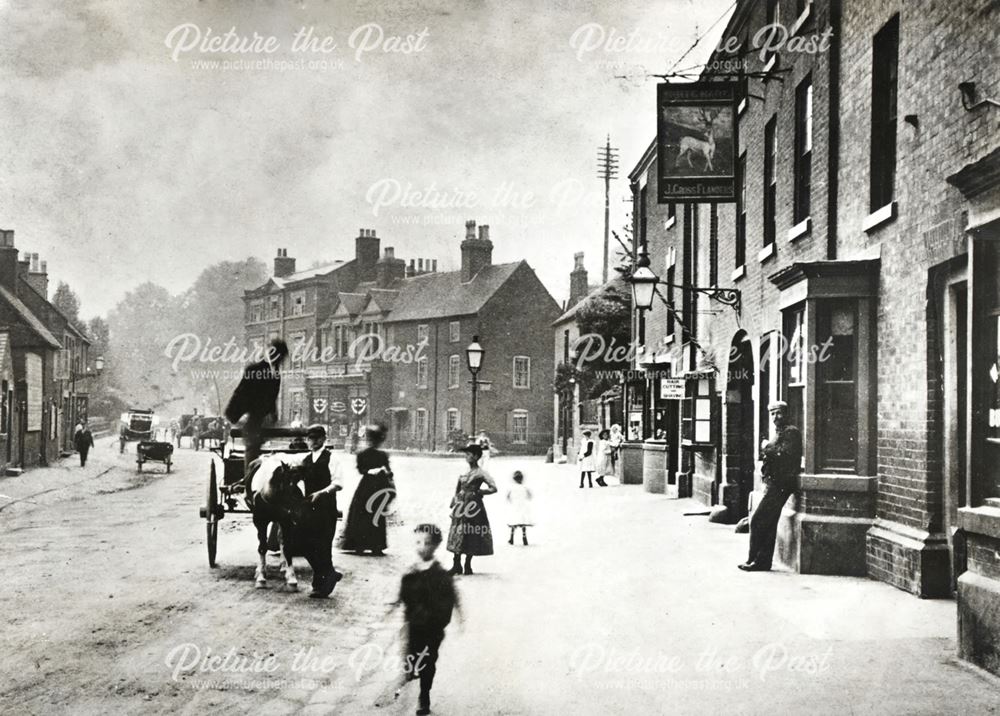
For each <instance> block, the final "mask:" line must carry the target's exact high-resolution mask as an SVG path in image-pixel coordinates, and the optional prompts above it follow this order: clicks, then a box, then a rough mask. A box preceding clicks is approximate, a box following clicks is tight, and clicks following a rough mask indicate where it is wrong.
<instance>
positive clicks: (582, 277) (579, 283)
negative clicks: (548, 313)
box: [568, 251, 590, 307]
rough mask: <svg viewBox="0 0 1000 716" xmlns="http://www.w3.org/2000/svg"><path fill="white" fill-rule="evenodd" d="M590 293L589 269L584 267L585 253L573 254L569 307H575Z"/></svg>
mask: <svg viewBox="0 0 1000 716" xmlns="http://www.w3.org/2000/svg"><path fill="white" fill-rule="evenodd" d="M588 293H590V287H589V285H588V283H587V269H586V268H585V267H584V265H583V252H582V251H579V252H577V253H575V254H573V270H572V271H571V272H570V274H569V304H568V305H569V306H570V307H572V306H575V305H576V304H577V303H579V302H580V301H582V300H583V299H584V298H586V297H587V294H588Z"/></svg>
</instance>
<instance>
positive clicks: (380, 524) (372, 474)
mask: <svg viewBox="0 0 1000 716" xmlns="http://www.w3.org/2000/svg"><path fill="white" fill-rule="evenodd" d="M365 440H366V441H367V442H368V447H366V448H365V449H364V450H362V451H361V452H359V453H358V457H357V464H358V472H360V473H361V482H359V483H358V487H357V489H356V490H355V491H354V497H353V498H352V499H351V506H350V508H349V509H348V511H347V522H346V523H345V525H344V532H343V537H342V538H341V544H340V547H341V549H344V550H347V551H353V552H357V553H358V554H361V553H362V552H364V551H365V550H368V551H370V552H371V553H372V554H382V550H384V549H385V548H386V547H387V546H388V545H387V544H386V539H385V519H386V509H387V508H388V506H389V504H390V503H391V502H392V500H393V499H395V497H396V484H395V483H394V482H393V480H392V470H391V469H390V468H389V456H388V455H387V454H386V453H384V452H383V451H382V450H379V446H381V445H382V443H383V442H385V427H384V426H383V425H369V426H368V427H367V428H365Z"/></svg>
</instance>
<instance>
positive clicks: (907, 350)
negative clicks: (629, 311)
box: [630, 0, 1000, 671]
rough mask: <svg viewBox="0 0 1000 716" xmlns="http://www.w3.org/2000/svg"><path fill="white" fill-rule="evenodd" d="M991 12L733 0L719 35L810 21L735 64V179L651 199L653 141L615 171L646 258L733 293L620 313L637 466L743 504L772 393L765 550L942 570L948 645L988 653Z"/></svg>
mask: <svg viewBox="0 0 1000 716" xmlns="http://www.w3.org/2000/svg"><path fill="white" fill-rule="evenodd" d="M998 13H1000V6H998V5H997V4H996V3H993V2H986V1H985V0H984V1H977V0H966V1H964V2H960V3H951V4H941V3H934V2H931V1H930V0H916V1H915V2H909V3H902V2H887V1H880V2H866V3H841V2H837V1H835V0H834V1H824V0H813V1H810V0H800V2H797V3H787V4H786V3H778V2H776V1H775V0H769V1H768V2H760V3H754V2H744V1H741V2H739V3H738V5H737V8H736V10H735V11H734V14H733V16H732V18H731V20H730V22H729V26H728V27H727V29H726V31H725V36H732V37H738V38H742V39H743V40H744V41H743V45H744V47H746V45H747V42H746V38H748V37H753V35H754V34H755V33H756V31H757V30H759V28H761V27H762V26H764V25H766V24H770V23H773V22H781V23H782V24H783V25H784V26H785V27H788V28H789V29H790V31H791V32H790V34H791V35H792V36H819V35H820V34H821V33H824V32H825V31H827V30H829V31H830V33H831V34H832V39H831V40H830V46H829V49H828V50H826V51H823V52H818V53H815V54H804V53H795V52H790V51H788V52H781V51H779V52H777V53H774V54H772V55H771V56H765V57H763V58H762V57H759V56H758V54H757V53H752V54H750V55H749V56H748V57H747V59H748V67H747V69H748V71H750V72H767V73H768V75H767V78H766V80H763V81H762V80H759V79H756V78H755V79H747V80H746V81H745V90H744V98H743V101H742V102H741V103H740V111H739V116H738V122H739V149H738V152H737V156H738V162H739V167H740V168H741V170H742V171H741V172H740V175H739V180H738V187H739V188H740V191H739V192H738V194H739V197H740V201H738V202H737V203H736V204H735V205H719V206H717V207H716V208H712V207H710V206H709V205H695V204H688V205H677V206H676V207H674V208H673V210H672V209H671V207H669V206H666V205H663V206H661V205H657V204H656V203H655V196H656V191H655V180H656V156H655V154H656V152H655V146H651V147H650V150H649V151H648V152H647V154H646V156H645V157H643V159H642V160H641V161H640V162H639V163H638V164H637V165H636V167H635V169H634V170H633V172H632V173H631V175H630V178H631V180H632V185H633V192H634V196H635V204H636V234H637V240H641V237H642V235H645V237H646V239H647V241H648V245H649V253H650V255H651V257H652V260H653V266H652V268H653V270H654V271H655V272H656V273H657V274H658V275H659V276H660V277H661V278H664V277H665V275H668V274H669V272H670V271H671V267H673V270H674V271H675V274H674V275H675V276H676V277H677V278H679V279H682V280H680V281H678V283H684V284H686V285H689V286H694V285H701V286H711V285H713V284H716V282H717V285H719V286H725V287H735V288H737V289H739V290H740V291H741V298H742V311H741V314H740V315H739V316H737V315H736V314H735V313H734V312H731V311H727V310H718V309H720V307H719V306H718V305H713V304H715V303H716V302H714V301H713V300H712V299H710V298H708V297H706V296H703V295H697V294H693V293H691V292H687V291H683V292H679V295H678V296H677V297H676V300H677V301H678V302H679V304H678V305H679V312H678V313H677V314H674V315H673V317H671V315H670V312H669V311H667V310H665V309H664V307H662V306H658V307H655V308H654V310H652V311H650V312H649V313H648V315H646V316H644V317H642V319H636V324H635V330H636V331H637V334H639V335H641V336H643V337H644V339H645V341H644V342H645V347H646V350H645V351H644V353H643V357H642V359H641V360H640V365H642V366H645V367H646V368H647V372H649V373H650V378H649V379H647V381H646V384H645V386H644V389H645V390H644V393H643V395H642V396H641V400H645V404H643V406H642V415H643V417H644V423H643V431H644V436H646V437H649V436H650V435H652V434H653V432H654V430H653V427H654V426H655V424H656V422H657V420H658V419H659V418H661V417H662V418H664V419H665V421H666V422H665V425H666V427H667V428H668V430H667V433H668V439H667V440H665V441H662V444H661V442H660V441H656V440H655V439H650V440H646V441H645V442H644V443H643V446H642V449H643V453H644V458H645V464H644V469H643V478H644V481H645V482H646V484H647V487H649V488H650V489H654V490H657V491H659V490H664V491H666V492H668V493H670V492H671V490H670V489H669V488H670V486H671V481H672V482H673V485H674V487H673V494H676V495H680V496H683V495H688V494H693V495H694V496H695V497H698V498H699V499H701V500H703V501H704V502H706V503H708V504H714V505H717V506H718V508H719V510H718V512H719V515H720V516H722V517H724V518H728V519H730V520H733V519H736V518H737V517H739V516H741V515H742V514H745V512H746V507H747V497H748V494H749V493H750V492H751V491H752V490H753V488H754V486H755V485H758V484H759V479H760V476H759V466H758V465H757V462H756V455H755V452H756V445H758V444H759V442H760V439H761V438H763V437H766V436H767V430H768V426H767V416H766V405H767V403H768V402H769V401H770V400H773V399H774V398H781V399H784V400H786V401H788V403H789V405H790V407H791V410H792V415H793V418H792V422H793V423H795V424H797V425H799V426H800V427H801V428H802V431H803V436H804V439H805V446H806V451H805V456H804V461H803V462H804V464H803V473H802V475H801V478H800V485H799V488H800V489H799V491H798V493H797V495H796V497H794V498H793V499H791V500H790V501H789V503H788V504H787V505H786V509H785V514H784V516H783V520H782V525H781V529H780V533H779V552H780V556H781V558H782V559H783V560H784V561H785V562H786V563H787V564H789V565H790V566H791V567H792V568H793V569H795V570H796V571H799V572H810V573H825V574H855V575H865V574H867V575H869V576H871V577H872V578H875V579H879V580H882V581H886V582H888V583H890V584H893V585H895V586H898V587H900V588H901V589H905V590H907V591H910V592H912V593H914V594H918V595H920V596H949V595H951V594H953V593H957V596H958V601H959V625H960V630H959V636H960V649H961V652H962V655H963V656H964V657H965V658H969V659H971V660H973V661H975V662H977V663H979V664H981V665H983V666H986V667H987V668H990V669H992V670H994V671H998V668H997V663H1000V662H998V660H997V651H996V646H995V645H996V644H997V643H998V642H1000V640H998V637H1000V618H998V617H997V616H996V615H997V610H996V604H997V603H998V601H997V600H998V598H1000V569H997V566H996V560H995V554H996V552H997V551H1000V550H998V548H1000V527H998V525H1000V500H998V499H997V498H1000V473H998V472H997V468H996V465H1000V460H998V458H1000V454H998V451H1000V448H998V445H1000V392H998V390H997V387H996V386H997V385H998V384H1000V379H998V378H997V375H1000V365H998V358H997V355H996V354H997V353H998V352H1000V344H998V338H997V337H998V330H1000V327H998V325H997V324H998V322H1000V319H998V318H997V316H998V315H1000V310H998V309H1000V288H998V283H1000V279H998V277H1000V262H998V257H1000V252H998V248H997V247H998V246H1000V241H998V239H1000V131H998V121H1000V120H998V117H1000V107H998V106H997V103H996V101H995V100H996V99H997V98H998V97H1000V77H998V76H997V74H996V73H995V72H993V71H992V70H991V69H990V68H992V67H994V66H995V64H996V61H997V60H998V55H1000V49H998V46H997V43H996V42H995V38H994V34H995V33H994V32H993V28H995V27H996V24H997V20H998ZM716 59H722V56H721V55H718V54H717V56H716ZM779 77H780V78H781V81H778V78H779ZM650 197H652V198H650ZM671 212H672V213H671ZM708 309H712V312H711V313H702V312H701V311H705V310H708ZM671 321H673V322H674V325H673V326H672V327H671V326H670V325H669V324H670V322H671ZM676 321H681V322H682V326H681V327H679V328H678V327H677V324H676ZM643 324H644V325H643ZM671 328H673V330H671ZM671 336H673V338H671ZM692 339H693V340H692ZM678 345H679V346H680V350H676V349H675V350H671V346H678ZM823 346H826V348H827V350H826V352H825V357H823V356H824V353H823V352H822V348H823ZM661 365H662V366H663V368H662V369H661V367H660V366H661ZM654 370H657V371H658V370H663V371H665V372H666V373H667V374H668V375H671V376H674V375H678V374H681V375H683V377H685V379H686V383H685V397H684V398H683V399H681V400H670V399H668V398H666V397H665V396H668V395H675V393H670V392H669V388H671V386H670V385H663V386H661V385H659V384H658V383H657V381H656V380H654V379H653V371H654ZM656 375H661V374H660V373H657V374H656ZM661 387H662V388H663V391H662V395H661V393H660V391H661ZM671 403H673V405H672V404H671ZM661 408H662V411H663V412H662V413H660V412H658V411H660V409H661ZM699 411H703V412H701V413H700V412H699ZM699 420H704V421H705V422H704V426H703V431H702V437H704V438H706V439H705V440H699V439H697V436H696V432H697V423H698V421H699ZM678 425H679V428H678ZM675 430H676V431H675ZM660 450H663V451H664V452H665V453H666V456H665V457H664V458H662V459H661V458H660V457H659V451H660ZM723 508H724V510H723Z"/></svg>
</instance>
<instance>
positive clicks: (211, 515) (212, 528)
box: [205, 462, 219, 567]
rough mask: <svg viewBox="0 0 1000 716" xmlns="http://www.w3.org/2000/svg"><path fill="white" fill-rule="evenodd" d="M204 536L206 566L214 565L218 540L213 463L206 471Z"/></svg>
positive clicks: (217, 486) (216, 487) (217, 512)
mask: <svg viewBox="0 0 1000 716" xmlns="http://www.w3.org/2000/svg"><path fill="white" fill-rule="evenodd" d="M205 506H206V510H205V537H206V540H207V543H208V566H209V567H214V566H215V548H216V546H217V545H218V541H219V482H218V479H217V478H216V476H215V463H214V462H213V463H212V466H211V468H210V470H209V473H208V499H207V500H206V502H205Z"/></svg>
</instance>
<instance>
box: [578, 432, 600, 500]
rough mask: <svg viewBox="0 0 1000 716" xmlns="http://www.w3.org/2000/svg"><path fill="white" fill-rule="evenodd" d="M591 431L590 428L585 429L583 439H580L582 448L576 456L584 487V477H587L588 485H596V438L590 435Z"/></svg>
mask: <svg viewBox="0 0 1000 716" xmlns="http://www.w3.org/2000/svg"><path fill="white" fill-rule="evenodd" d="M590 435H591V432H590V431H589V430H584V431H583V439H582V440H581V441H580V450H579V452H578V453H577V456H576V464H577V465H578V466H579V468H580V487H581V488H582V487H583V480H584V478H586V479H587V483H588V487H593V486H594V470H595V469H596V465H595V464H594V453H595V452H596V448H595V446H594V440H593V438H591V437H590Z"/></svg>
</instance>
